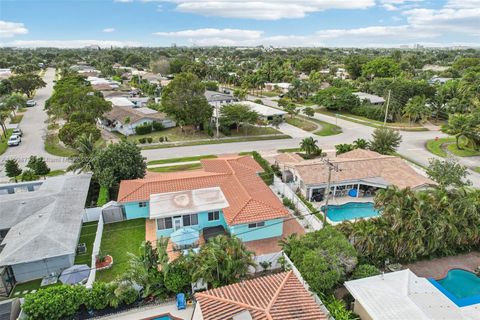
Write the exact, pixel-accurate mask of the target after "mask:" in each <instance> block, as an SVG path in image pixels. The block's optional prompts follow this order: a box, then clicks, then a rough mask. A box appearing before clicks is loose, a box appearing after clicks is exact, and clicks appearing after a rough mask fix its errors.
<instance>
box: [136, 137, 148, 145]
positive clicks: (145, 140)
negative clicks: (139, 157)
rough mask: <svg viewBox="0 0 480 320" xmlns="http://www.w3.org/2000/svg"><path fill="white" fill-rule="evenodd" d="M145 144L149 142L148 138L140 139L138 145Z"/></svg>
mask: <svg viewBox="0 0 480 320" xmlns="http://www.w3.org/2000/svg"><path fill="white" fill-rule="evenodd" d="M145 142H147V138H140V139H138V143H140V144H144V143H145Z"/></svg>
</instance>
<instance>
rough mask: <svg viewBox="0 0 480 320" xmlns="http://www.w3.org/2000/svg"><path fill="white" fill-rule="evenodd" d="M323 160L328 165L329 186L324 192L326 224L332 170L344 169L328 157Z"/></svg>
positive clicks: (324, 220) (324, 217)
mask: <svg viewBox="0 0 480 320" xmlns="http://www.w3.org/2000/svg"><path fill="white" fill-rule="evenodd" d="M322 162H323V163H324V164H325V165H326V166H328V180H327V188H326V189H325V192H324V193H323V197H324V198H325V205H324V209H323V225H324V226H325V224H326V222H327V213H328V198H329V197H330V184H331V181H332V171H335V172H339V171H342V170H341V169H339V168H338V165H337V164H334V163H332V162H331V161H330V160H328V159H326V158H322ZM357 192H358V191H357ZM334 196H335V195H334Z"/></svg>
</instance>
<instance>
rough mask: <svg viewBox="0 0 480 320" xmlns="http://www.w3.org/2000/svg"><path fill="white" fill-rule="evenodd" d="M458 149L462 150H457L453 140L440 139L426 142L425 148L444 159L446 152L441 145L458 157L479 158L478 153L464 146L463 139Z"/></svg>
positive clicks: (479, 152)
mask: <svg viewBox="0 0 480 320" xmlns="http://www.w3.org/2000/svg"><path fill="white" fill-rule="evenodd" d="M459 143H460V147H461V148H462V149H458V148H457V145H456V143H455V138H441V139H437V140H429V141H427V142H426V144H425V147H426V148H427V150H428V151H430V152H431V153H433V154H435V155H437V156H439V157H442V158H446V157H447V152H446V151H445V150H444V149H442V145H443V144H445V145H446V146H447V149H448V151H450V152H451V153H452V154H454V155H456V156H458V157H473V156H480V151H478V150H474V149H472V148H469V147H468V146H467V145H466V141H465V140H464V139H460V142H459Z"/></svg>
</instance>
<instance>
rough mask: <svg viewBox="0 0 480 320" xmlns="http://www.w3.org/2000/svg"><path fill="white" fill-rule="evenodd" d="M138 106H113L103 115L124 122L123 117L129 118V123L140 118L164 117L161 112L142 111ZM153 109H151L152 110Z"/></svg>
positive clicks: (157, 118)
mask: <svg viewBox="0 0 480 320" xmlns="http://www.w3.org/2000/svg"><path fill="white" fill-rule="evenodd" d="M139 109H140V108H138V109H136V108H131V107H122V106H113V107H112V110H110V111H109V112H107V113H105V114H104V115H103V116H104V117H105V118H106V119H108V120H110V121H118V122H120V123H122V124H123V123H125V119H127V118H128V119H130V123H135V122H137V121H139V120H142V119H152V120H164V119H165V118H166V115H165V113H163V112H152V113H143V112H142V111H141V110H139ZM152 111H153V110H152Z"/></svg>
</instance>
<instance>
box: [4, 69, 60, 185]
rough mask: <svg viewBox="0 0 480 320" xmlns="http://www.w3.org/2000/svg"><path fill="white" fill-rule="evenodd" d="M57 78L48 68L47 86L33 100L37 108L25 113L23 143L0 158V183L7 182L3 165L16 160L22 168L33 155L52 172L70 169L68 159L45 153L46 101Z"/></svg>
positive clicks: (21, 125) (45, 79)
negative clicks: (9, 160)
mask: <svg viewBox="0 0 480 320" xmlns="http://www.w3.org/2000/svg"><path fill="white" fill-rule="evenodd" d="M54 78H55V69H53V68H48V69H47V71H46V73H45V76H44V77H43V80H44V81H45V82H46V83H47V86H46V87H44V88H41V89H39V90H37V93H36V94H35V97H34V98H33V100H35V101H36V102H37V105H36V106H35V107H31V108H28V110H27V112H25V114H24V116H23V119H22V121H21V122H20V124H19V126H20V128H21V129H22V131H23V137H22V142H21V143H20V145H19V146H17V147H9V148H8V149H7V151H6V152H5V153H4V154H3V155H1V156H0V164H1V170H2V171H1V172H0V181H5V178H6V176H5V172H4V170H3V163H4V162H5V161H6V160H7V159H16V160H17V161H18V163H19V164H20V166H21V167H24V166H25V165H26V164H27V162H28V158H29V157H30V156H31V155H35V156H40V157H43V158H44V159H45V161H46V162H47V164H48V166H49V167H50V168H51V169H52V170H56V169H65V168H66V167H68V159H67V158H62V157H57V156H53V155H51V154H49V153H47V152H46V151H45V147H44V144H45V136H46V134H47V123H46V120H47V118H48V116H47V113H46V112H45V110H44V107H45V101H46V100H47V99H48V98H49V97H50V96H51V95H52V93H53V85H54V83H53V80H54Z"/></svg>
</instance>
